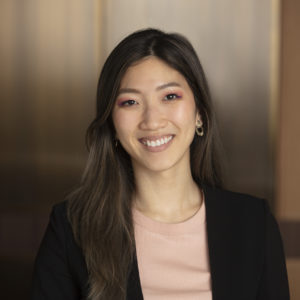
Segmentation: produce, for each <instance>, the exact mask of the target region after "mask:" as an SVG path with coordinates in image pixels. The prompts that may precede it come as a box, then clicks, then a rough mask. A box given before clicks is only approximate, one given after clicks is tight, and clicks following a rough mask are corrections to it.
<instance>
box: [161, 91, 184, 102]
mask: <svg viewBox="0 0 300 300" xmlns="http://www.w3.org/2000/svg"><path fill="white" fill-rule="evenodd" d="M169 96H172V98H171V99H168V97H169ZM174 96H175V98H174ZM180 98H181V96H179V95H178V94H176V93H171V94H168V95H166V96H165V97H164V100H166V101H172V100H176V99H180Z"/></svg>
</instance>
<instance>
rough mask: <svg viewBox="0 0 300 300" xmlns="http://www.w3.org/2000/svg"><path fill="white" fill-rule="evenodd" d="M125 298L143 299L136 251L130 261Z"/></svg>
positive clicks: (131, 299) (130, 299)
mask: <svg viewBox="0 0 300 300" xmlns="http://www.w3.org/2000/svg"><path fill="white" fill-rule="evenodd" d="M126 299H127V300H143V299H144V298H143V293H142V288H141V282H140V275H139V269H138V264H137V257H136V253H135V255H134V259H133V262H132V268H131V271H130V273H129V277H128V281H127V296H126Z"/></svg>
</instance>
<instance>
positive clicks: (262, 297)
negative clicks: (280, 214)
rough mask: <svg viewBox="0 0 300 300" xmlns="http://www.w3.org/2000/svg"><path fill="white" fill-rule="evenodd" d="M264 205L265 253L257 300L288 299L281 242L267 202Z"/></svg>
mask: <svg viewBox="0 0 300 300" xmlns="http://www.w3.org/2000/svg"><path fill="white" fill-rule="evenodd" d="M264 206H265V246H264V249H265V254H264V266H263V273H262V277H261V282H260V287H259V292H258V298H257V299H258V300H289V299H290V295H289V285H288V277H287V270H286V263H285V255H284V250H283V243H282V240H281V236H280V231H279V227H278V224H277V222H276V220H275V218H274V216H273V215H272V213H271V211H270V208H269V206H268V203H267V202H266V201H265V202H264Z"/></svg>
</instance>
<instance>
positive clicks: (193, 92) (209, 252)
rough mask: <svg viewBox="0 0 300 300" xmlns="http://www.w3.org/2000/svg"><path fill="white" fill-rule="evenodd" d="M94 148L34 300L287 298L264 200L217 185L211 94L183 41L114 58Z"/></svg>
mask: <svg viewBox="0 0 300 300" xmlns="http://www.w3.org/2000/svg"><path fill="white" fill-rule="evenodd" d="M87 144H88V147H89V150H90V151H89V158H88V162H87V166H86V169H85V172H84V174H83V178H82V182H81V185H80V187H79V188H78V189H77V190H76V191H75V192H74V193H73V194H72V195H70V197H69V199H68V201H67V202H64V203H62V204H58V205H57V206H55V207H54V209H53V212H52V215H51V218H50V223H49V226H48V228H47V231H46V234H45V237H44V239H43V241H42V244H41V248H40V250H39V253H38V256H37V259H36V265H35V273H34V284H33V296H32V299H56V300H57V299H93V300H95V299H105V300H107V299H149V300H150V299H163V300H168V299H184V300H185V299H214V300H218V299H219V300H224V299H230V300H235V299H239V300H240V299H249V300H250V299H261V300H268V299H270V300H271V299H272V300H275V299H278V300H279V299H280V300H285V299H289V291H288V282H287V275H286V267H285V260H284V253H283V248H282V243H281V239H280V234H279V231H278V226H277V224H276V221H275V220H274V218H273V216H272V215H271V213H270V210H269V208H268V206H267V203H266V202H265V201H263V200H261V199H257V198H254V197H251V196H247V195H242V194H236V193H232V192H228V191H224V190H222V189H220V188H221V176H220V174H219V163H218V159H217V150H218V147H217V144H216V132H215V121H214V112H213V110H212V104H211V100H210V95H209V90H208V86H207V83H206V79H205V76H204V73H203V70H202V67H201V65H200V62H199V60H198V58H197V55H196V53H195V51H194V49H193V48H192V46H191V45H190V43H189V42H188V41H187V40H186V39H185V38H184V37H183V36H181V35H178V34H166V33H164V32H161V31H159V30H154V29H148V30H143V31H138V32H135V33H133V34H131V35H129V36H128V37H127V38H125V39H124V40H123V41H121V43H120V44H119V45H118V46H117V47H116V48H115V49H114V50H113V51H112V53H111V54H110V56H109V57H108V59H107V61H106V62H105V64H104V67H103V70H102V72H101V75H100V79H99V84H98V92H97V116H96V118H95V120H94V121H93V122H92V124H91V125H90V127H89V129H88V132H87Z"/></svg>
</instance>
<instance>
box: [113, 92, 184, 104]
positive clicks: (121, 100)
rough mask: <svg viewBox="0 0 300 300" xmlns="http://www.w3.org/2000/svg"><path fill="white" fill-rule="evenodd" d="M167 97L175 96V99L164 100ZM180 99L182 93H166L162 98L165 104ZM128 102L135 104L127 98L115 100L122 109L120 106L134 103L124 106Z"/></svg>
mask: <svg viewBox="0 0 300 300" xmlns="http://www.w3.org/2000/svg"><path fill="white" fill-rule="evenodd" d="M168 96H175V97H174V98H171V99H166V98H167V97H168ZM181 98H182V93H179V92H172V93H167V94H166V95H165V96H163V97H162V99H163V100H165V101H167V102H168V101H172V100H177V99H181ZM129 101H133V102H137V101H136V100H134V99H128V98H125V99H122V98H121V99H117V105H118V106H121V107H122V106H131V105H134V104H135V103H131V104H130V105H126V104H129Z"/></svg>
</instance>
